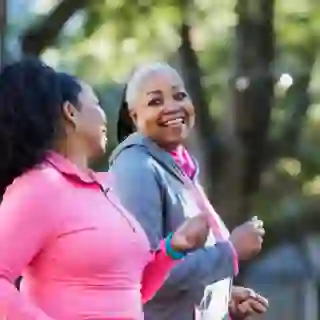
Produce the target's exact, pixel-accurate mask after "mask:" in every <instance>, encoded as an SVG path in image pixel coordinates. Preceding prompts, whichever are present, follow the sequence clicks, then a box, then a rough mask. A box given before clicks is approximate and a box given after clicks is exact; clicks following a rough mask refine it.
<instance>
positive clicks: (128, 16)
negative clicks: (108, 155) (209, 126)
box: [43, 0, 320, 224]
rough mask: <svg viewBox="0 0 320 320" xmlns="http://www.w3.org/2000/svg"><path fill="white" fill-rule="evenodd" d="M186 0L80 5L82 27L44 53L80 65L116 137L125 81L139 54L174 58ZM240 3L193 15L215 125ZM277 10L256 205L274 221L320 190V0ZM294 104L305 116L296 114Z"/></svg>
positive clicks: (300, 211)
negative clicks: (292, 131) (293, 133)
mask: <svg viewBox="0 0 320 320" xmlns="http://www.w3.org/2000/svg"><path fill="white" fill-rule="evenodd" d="M183 4H184V2H183V1H179V0H158V1H155V0H135V1H124V0H113V1H104V0H96V1H91V2H89V5H88V6H87V8H86V9H85V10H84V11H83V12H80V13H79V16H81V19H82V20H81V19H80V20H81V21H82V22H81V23H80V26H79V28H77V30H76V31H75V32H73V33H72V34H70V33H68V32H67V31H65V32H64V33H63V34H62V35H61V36H60V39H59V41H58V42H57V45H56V46H55V47H52V48H48V49H47V50H46V51H45V52H44V54H43V57H44V58H45V59H46V60H47V61H48V62H49V63H53V64H54V65H56V66H57V67H58V68H63V69H65V70H69V71H71V72H73V73H75V74H77V75H78V76H80V77H81V78H84V79H85V80H87V81H88V82H89V83H91V84H93V85H94V86H95V87H96V88H97V89H98V90H99V92H100V93H102V95H103V97H104V101H105V103H104V106H105V110H106V111H107V114H108V122H109V126H110V130H109V132H110V144H111V146H114V145H115V144H116V140H115V122H116V116H117V110H118V107H119V97H120V92H121V85H122V83H123V82H124V81H126V78H127V77H128V74H130V72H131V70H132V68H134V67H135V66H136V65H137V64H139V63H142V62H145V61H148V60H155V59H160V60H163V59H164V60H175V57H176V52H177V49H178V47H179V45H180V38H179V34H178V27H179V25H180V24H181V18H182V11H181V8H182V6H183ZM235 4H236V3H235V1H234V0H224V1H222V2H221V1H212V0H202V1H199V0H195V1H194V4H193V5H192V6H190V7H191V9H190V11H189V12H188V14H187V16H188V18H189V21H191V23H192V27H193V29H192V42H193V47H194V49H195V51H196V52H197V55H198V57H199V60H200V65H201V67H202V70H203V75H204V78H203V84H204V87H205V92H206V94H207V98H208V99H207V101H209V103H210V105H209V108H210V113H211V115H212V116H213V117H215V120H216V121H217V122H218V124H219V123H222V122H223V121H224V118H225V117H226V116H227V112H225V111H226V110H227V108H228V103H229V102H230V97H229V94H230V90H229V89H230V88H229V79H230V77H231V75H232V66H233V63H234V61H235V59H236V57H235V55H234V53H235V52H234V47H233V40H234V37H235V34H234V28H235V26H236V23H237V16H236V13H235V10H234V9H235ZM240 9H241V8H240ZM254 9H255V8H254V7H253V8H252V10H254ZM275 12H276V15H275V30H276V39H277V43H276V59H275V61H274V66H273V70H272V72H273V77H274V79H275V92H276V97H275V106H274V109H273V113H272V122H271V126H270V130H269V136H270V149H269V150H268V157H267V158H268V159H267V161H266V162H267V164H266V167H265V169H264V172H262V175H261V177H262V179H261V190H260V191H259V192H258V193H257V194H256V195H255V211H256V212H258V213H259V215H261V216H263V217H264V218H266V219H267V221H269V223H271V224H272V223H275V222H277V221H279V220H281V219H284V218H287V217H292V216H297V215H304V214H307V213H308V210H309V208H310V205H309V204H310V203H313V202H314V199H315V197H319V195H320V149H319V145H320V138H319V137H320V134H319V133H320V64H319V45H318V43H319V40H320V38H319V37H320V5H319V3H318V1H316V0H305V1H300V2H293V1H289V0H281V1H280V0H278V1H277V2H276V10H275ZM69 24H72V21H71V22H70V23H69ZM283 74H287V75H286V76H283ZM281 76H282V77H281ZM288 79H289V82H288ZM290 79H291V80H292V83H290ZM290 86H291V90H290V88H289V87H290ZM258 107H259V106H257V108H258ZM302 111H303V112H302ZM296 113H301V115H300V116H299V117H294V116H293V115H295V114H296ZM292 121H297V123H296V124H297V125H296V127H297V128H298V131H299V133H298V134H297V137H296V139H295V140H293V139H290V136H289V139H284V138H283V135H284V133H285V131H286V128H288V126H289V125H290V124H291V122H292ZM290 140H291V141H290ZM273 146H276V147H273ZM100 165H101V163H100ZM102 168H104V169H105V168H106V161H105V162H104V163H102ZM213 178H214V177H213ZM226 197H227V195H226ZM312 210H314V208H313V209H312ZM317 210H319V207H317Z"/></svg>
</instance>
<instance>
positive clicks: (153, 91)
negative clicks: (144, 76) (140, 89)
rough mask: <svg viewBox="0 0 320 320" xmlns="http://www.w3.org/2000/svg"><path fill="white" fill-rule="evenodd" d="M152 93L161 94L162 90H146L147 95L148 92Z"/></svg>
mask: <svg viewBox="0 0 320 320" xmlns="http://www.w3.org/2000/svg"><path fill="white" fill-rule="evenodd" d="M154 93H157V94H161V93H162V91H161V90H152V91H149V92H147V94H148V95H149V94H154Z"/></svg>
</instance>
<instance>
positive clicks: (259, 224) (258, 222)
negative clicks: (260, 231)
mask: <svg viewBox="0 0 320 320" xmlns="http://www.w3.org/2000/svg"><path fill="white" fill-rule="evenodd" d="M253 223H254V226H255V227H256V228H263V221H262V220H257V221H254V222H253Z"/></svg>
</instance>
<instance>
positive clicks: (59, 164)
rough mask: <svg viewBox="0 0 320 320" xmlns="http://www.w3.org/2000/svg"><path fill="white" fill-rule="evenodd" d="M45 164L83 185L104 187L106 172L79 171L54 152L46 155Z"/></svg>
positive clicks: (67, 160)
mask: <svg viewBox="0 0 320 320" xmlns="http://www.w3.org/2000/svg"><path fill="white" fill-rule="evenodd" d="M46 162H48V163H49V164H50V165H51V166H53V167H55V168H56V169H57V170H58V171H59V172H61V173H62V174H64V175H66V176H69V177H72V178H76V179H78V180H79V181H81V182H83V183H86V184H92V183H94V184H96V183H98V184H99V185H103V186H105V185H106V180H107V176H108V173H107V172H94V171H93V170H90V169H88V171H87V172H84V171H82V170H80V169H79V168H78V167H77V166H76V165H75V164H74V163H72V162H71V161H70V160H69V159H67V158H65V157H64V156H62V155H61V154H59V153H57V152H55V151H49V152H48V153H47V157H46Z"/></svg>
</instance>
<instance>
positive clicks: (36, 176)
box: [3, 163, 61, 204]
mask: <svg viewBox="0 0 320 320" xmlns="http://www.w3.org/2000/svg"><path fill="white" fill-rule="evenodd" d="M60 182H61V175H60V174H59V172H57V170H55V169H54V168H53V167H50V166H48V165H46V164H44V163H43V164H40V165H38V166H36V167H35V168H33V169H31V170H29V171H27V172H25V173H23V174H22V175H21V176H19V177H17V178H16V179H15V180H14V181H13V183H12V184H11V185H10V186H8V188H7V190H6V192H5V194H4V196H3V200H5V199H7V198H17V199H20V200H21V201H22V200H26V199H34V198H37V199H41V200H42V199H45V198H47V197H48V196H52V195H53V193H56V192H57V191H58V189H59V186H60ZM40 202H41V201H38V202H37V203H38V204H39V203H40Z"/></svg>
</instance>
